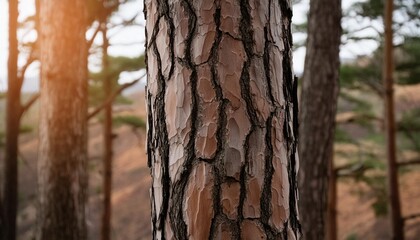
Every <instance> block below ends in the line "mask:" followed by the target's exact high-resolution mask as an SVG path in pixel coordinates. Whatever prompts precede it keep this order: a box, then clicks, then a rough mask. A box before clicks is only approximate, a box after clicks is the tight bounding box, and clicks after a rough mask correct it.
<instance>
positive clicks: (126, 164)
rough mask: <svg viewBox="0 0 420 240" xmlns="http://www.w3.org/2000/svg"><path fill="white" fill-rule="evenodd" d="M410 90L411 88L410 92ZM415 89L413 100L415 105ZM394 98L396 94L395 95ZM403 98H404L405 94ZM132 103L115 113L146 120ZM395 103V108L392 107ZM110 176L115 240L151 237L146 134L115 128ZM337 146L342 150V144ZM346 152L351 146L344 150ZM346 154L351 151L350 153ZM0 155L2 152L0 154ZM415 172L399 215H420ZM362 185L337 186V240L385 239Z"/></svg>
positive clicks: (97, 192) (93, 164)
mask: <svg viewBox="0 0 420 240" xmlns="http://www.w3.org/2000/svg"><path fill="white" fill-rule="evenodd" d="M410 91H411V89H410ZM418 93H420V86H418V88H417V90H415V91H414V92H413V98H414V99H415V98H418V99H416V101H414V102H417V103H419V104H420V94H418ZM397 95H398V91H397ZM404 95H405V96H406V94H404ZM131 98H132V99H133V100H134V104H133V105H131V106H130V107H128V108H127V107H126V108H124V109H119V111H118V114H135V115H138V116H140V117H144V116H145V108H144V95H143V94H140V93H138V94H134V95H132V96H131ZM397 105H398V104H397ZM114 131H115V133H116V134H117V137H116V138H115V140H114V144H115V145H114V178H113V195H112V205H113V210H112V234H113V239H116V240H138V239H151V227H150V203H149V202H150V201H149V188H150V180H151V178H150V174H149V169H148V167H147V160H146V154H145V149H144V147H145V133H144V131H142V132H137V133H135V132H133V129H131V128H130V127H128V126H121V127H118V128H115V130H114ZM36 136H37V135H36V131H35V132H33V133H30V134H26V135H24V136H22V137H21V140H20V141H21V145H20V149H21V151H20V152H21V162H20V164H19V167H20V168H19V171H20V172H19V176H20V177H19V216H18V226H19V229H18V234H19V238H18V239H22V240H26V239H28V240H29V239H32V238H33V233H34V229H35V217H36V208H37V207H36V189H37V187H36V182H37V181H36V161H37V160H36V159H37V148H38V140H37V137H36ZM339 148H346V146H345V145H342V146H339ZM349 148H351V147H349ZM349 151H351V150H349ZM101 153H102V135H101V125H100V124H99V123H98V122H91V123H90V127H89V156H90V159H89V171H90V179H89V188H90V197H89V208H88V212H87V218H88V228H89V236H90V237H89V238H90V239H92V240H96V239H99V234H100V223H101V212H102V209H101V200H102V193H103V191H102V183H101V182H102V167H101ZM0 154H2V153H0ZM419 184H420V168H418V167H417V168H413V170H412V171H405V173H404V174H402V176H401V177H400V186H401V201H402V205H403V206H402V211H403V214H404V215H408V214H413V213H420V188H419ZM373 203H374V198H373V197H372V196H371V194H369V189H368V188H367V186H366V184H364V183H362V182H356V181H355V180H351V179H348V180H341V181H339V182H338V228H339V229H338V232H339V239H343V240H356V239H381V240H382V239H384V240H385V239H388V237H389V236H388V235H389V229H390V228H389V225H388V223H387V220H386V218H385V217H376V216H375V213H374V210H373V208H372V204H373ZM405 231H406V234H407V240H410V239H412V240H414V239H420V219H418V220H411V221H408V222H407V223H406V227H405Z"/></svg>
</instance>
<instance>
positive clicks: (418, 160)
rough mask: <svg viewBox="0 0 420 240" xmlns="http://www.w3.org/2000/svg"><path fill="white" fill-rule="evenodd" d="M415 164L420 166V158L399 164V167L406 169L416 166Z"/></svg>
mask: <svg viewBox="0 0 420 240" xmlns="http://www.w3.org/2000/svg"><path fill="white" fill-rule="evenodd" d="M415 164H420V158H419V159H413V160H409V161H404V162H399V163H398V167H404V166H409V165H415Z"/></svg>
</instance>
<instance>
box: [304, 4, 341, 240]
mask: <svg viewBox="0 0 420 240" xmlns="http://www.w3.org/2000/svg"><path fill="white" fill-rule="evenodd" d="M340 21H341V0H333V1H330V0H313V1H311V2H310V10H309V18H308V38H307V50H306V58H305V69H304V76H303V82H302V97H301V112H300V114H301V115H300V123H301V124H300V133H301V136H302V137H301V138H300V143H299V157H300V160H301V161H300V162H301V172H300V182H299V184H300V196H301V201H300V203H299V206H300V211H301V212H302V215H301V216H302V225H303V236H304V238H305V239H325V236H326V234H325V228H326V226H327V225H329V226H330V227H332V228H334V223H333V222H331V223H328V224H326V218H327V202H328V197H327V196H328V179H329V176H330V175H331V171H333V164H332V160H333V156H332V155H333V142H334V128H335V114H336V108H337V96H338V79H339V66H340V60H339V47H340V37H341V25H340ZM332 239H334V237H333V238H332Z"/></svg>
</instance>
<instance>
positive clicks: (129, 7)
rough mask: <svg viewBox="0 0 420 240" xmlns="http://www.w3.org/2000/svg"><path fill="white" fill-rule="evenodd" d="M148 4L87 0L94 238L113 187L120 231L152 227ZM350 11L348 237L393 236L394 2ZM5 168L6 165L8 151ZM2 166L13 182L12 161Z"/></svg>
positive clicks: (24, 67)
mask: <svg viewBox="0 0 420 240" xmlns="http://www.w3.org/2000/svg"><path fill="white" fill-rule="evenodd" d="M36 2H37V0H21V1H20V2H19V18H18V20H19V22H18V29H17V36H18V49H19V58H18V60H19V69H18V75H17V79H18V80H19V81H21V82H22V84H21V88H20V89H19V90H18V91H19V92H21V94H19V95H20V96H19V95H18V99H20V101H21V104H22V106H23V110H24V111H23V113H22V118H21V120H20V126H19V150H18V168H19V172H18V173H19V182H18V184H19V192H18V215H17V233H18V239H32V238H33V236H34V228H33V226H34V224H35V220H36V210H37V205H36V201H37V200H36V194H37V186H36V182H37V181H36V179H37V176H36V175H37V150H38V143H39V140H38V118H39V114H38V112H39V110H40V109H39V104H38V101H37V99H38V97H39V77H38V76H39V67H40V63H39V52H38V45H37V28H39V22H38V16H37V7H36ZM394 4H395V10H394V23H393V29H394V31H395V32H394V38H393V43H394V48H393V53H394V61H395V73H394V81H395V85H394V90H395V91H394V94H395V120H396V143H397V160H398V170H396V171H398V173H399V185H400V199H401V210H402V216H403V217H405V220H404V222H405V226H404V229H405V232H406V239H420V218H419V216H420V188H419V183H420V2H419V1H418V0H395V1H394ZM142 8H143V3H142V1H140V0H124V1H119V2H118V1H107V3H103V2H102V1H96V0H89V21H90V23H89V24H90V27H89V30H88V31H87V33H86V38H87V41H88V45H90V50H89V58H88V59H89V71H90V72H89V82H88V83H89V120H88V128H89V134H88V135H89V144H88V154H89V162H88V170H89V206H88V213H87V224H88V232H89V239H99V236H100V235H101V234H100V232H101V223H102V222H101V217H102V214H103V212H104V206H103V204H102V202H103V200H104V198H105V196H106V195H109V196H111V205H110V206H108V207H107V208H109V209H111V208H110V207H111V206H112V219H111V220H110V222H111V236H112V239H124V240H125V239H127V240H128V239H150V236H151V228H150V206H149V205H150V204H149V187H150V174H149V169H148V167H147V160H146V155H145V149H144V146H145V138H146V132H145V129H146V124H145V117H146V109H145V96H144V86H145V83H146V77H145V65H144V55H143V54H144V27H145V22H144V16H143V13H142V12H143V9H142ZM342 8H343V9H342V14H343V15H342V21H341V25H342V28H343V32H342V37H341V48H340V60H341V67H340V77H339V79H340V80H339V83H340V93H339V97H338V106H337V115H336V118H335V119H336V131H335V136H334V165H335V167H336V170H335V171H336V173H337V182H336V183H335V184H336V186H337V192H336V204H337V213H336V214H337V217H336V219H337V229H338V239H346V240H356V239H387V238H388V237H389V228H390V227H389V223H388V220H387V216H388V214H389V211H388V210H389V209H388V205H387V204H388V201H387V199H388V198H387V194H386V191H387V187H386V176H387V175H386V170H387V163H386V154H385V152H386V151H385V146H386V145H385V137H384V117H383V116H384V113H383V112H384V107H383V106H384V104H383V97H382V93H383V91H384V90H383V89H384V87H383V83H382V72H383V70H382V69H383V57H384V56H383V51H384V26H383V13H384V1H382V0H363V1H362V0H360V1H359V0H352V1H343V3H342ZM7 9H8V3H7V1H0V90H1V95H0V159H4V154H5V145H4V144H5V131H6V130H5V128H6V123H5V119H6V101H5V96H6V94H7V91H8V86H7V74H6V73H7V57H8V46H7V39H8V38H7V32H8V24H7V23H8V17H7V16H8V10H7ZM308 10H309V2H308V1H305V0H301V1H295V3H294V18H293V23H294V29H293V31H294V36H293V37H294V47H295V49H294V51H295V55H294V67H295V74H296V75H297V76H298V77H302V75H303V71H304V57H305V50H306V48H305V44H306V38H307V33H306V31H307V26H308V23H307V13H308ZM319 91H322V89H319ZM104 126H105V127H104ZM104 131H110V132H112V134H111V135H112V139H111V140H106V139H105V140H104V138H103V136H102V135H103V132H104ZM106 149H108V150H109V149H112V150H111V151H106ZM104 159H105V160H104ZM106 159H108V163H109V162H112V164H111V165H108V167H109V166H112V175H113V178H112V191H111V192H109V191H108V192H107V190H106V189H104V188H106V187H104V183H103V181H104V178H105V176H106V174H104V173H105V172H107V169H106V167H105V168H104V161H105V162H106V161H107V160H106ZM111 159H112V160H111ZM105 166H106V165H105ZM0 168H1V169H3V168H4V161H3V160H2V161H0ZM1 173H2V175H1V177H2V179H3V178H4V176H3V175H4V174H3V170H2V171H1ZM2 181H3V180H2ZM2 185H3V184H2ZM102 221H103V220H102Z"/></svg>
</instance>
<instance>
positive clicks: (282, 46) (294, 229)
mask: <svg viewBox="0 0 420 240" xmlns="http://www.w3.org/2000/svg"><path fill="white" fill-rule="evenodd" d="M145 15H146V16H147V17H146V20H147V26H146V40H147V43H146V46H147V50H146V53H147V58H146V59H147V60H146V61H147V69H148V83H147V96H146V97H147V105H148V133H147V134H148V142H147V151H148V164H149V166H150V167H151V173H152V177H153V181H152V188H151V198H152V225H153V227H152V228H153V239H238V238H241V239H299V238H300V224H299V220H298V210H297V181H296V179H297V175H296V174H297V168H298V163H297V152H296V151H297V149H296V147H297V135H298V133H297V131H298V123H297V114H298V110H297V107H298V105H297V95H296V88H297V81H296V80H294V78H293V73H292V68H291V62H292V61H291V56H292V46H291V45H292V35H291V29H290V23H291V22H290V21H291V16H292V10H291V6H290V5H289V4H288V1H272V0H265V1H260V0H241V1H239V0H220V1H207V0H198V1H192V0H178V1H164V0H147V1H145Z"/></svg>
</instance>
